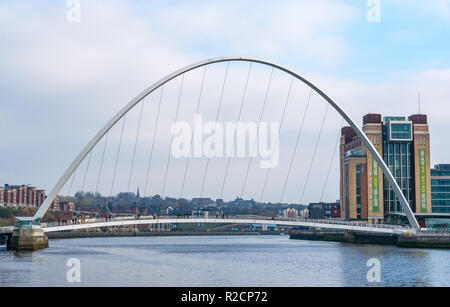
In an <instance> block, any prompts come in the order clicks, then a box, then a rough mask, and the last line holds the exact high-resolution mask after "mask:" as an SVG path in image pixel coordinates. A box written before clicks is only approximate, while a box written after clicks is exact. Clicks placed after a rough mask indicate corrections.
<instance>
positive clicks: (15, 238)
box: [7, 217, 48, 251]
mask: <svg viewBox="0 0 450 307" xmlns="http://www.w3.org/2000/svg"><path fill="white" fill-rule="evenodd" d="M8 241H9V242H8V245H7V246H8V247H7V249H8V250H16V251H36V250H39V249H43V248H47V247H48V237H47V235H46V234H45V233H44V231H43V230H42V228H41V226H40V220H39V219H38V220H34V219H33V218H23V217H18V218H16V227H15V228H14V231H13V233H12V236H11V237H10V239H9V240H8Z"/></svg>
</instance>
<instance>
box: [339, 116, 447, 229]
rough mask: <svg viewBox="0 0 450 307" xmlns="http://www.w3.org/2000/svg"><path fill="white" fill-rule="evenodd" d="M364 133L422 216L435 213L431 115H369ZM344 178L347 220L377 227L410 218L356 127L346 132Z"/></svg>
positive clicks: (342, 147)
mask: <svg viewBox="0 0 450 307" xmlns="http://www.w3.org/2000/svg"><path fill="white" fill-rule="evenodd" d="M362 130H363V132H364V133H365V134H366V135H367V137H368V138H369V140H370V141H371V142H372V144H373V145H374V147H375V148H376V149H377V151H378V152H379V153H380V155H381V156H382V157H383V159H384V162H385V163H386V164H387V166H388V167H389V169H390V171H391V172H392V174H393V175H394V177H395V179H396V181H397V183H398V184H399V186H400V188H401V190H402V192H403V194H404V195H405V197H406V199H407V200H408V203H409V204H410V206H411V209H412V211H413V212H414V213H415V214H422V215H423V214H428V213H431V209H432V197H431V173H430V134H429V127H428V123H427V116H426V115H422V114H420V115H412V116H410V117H409V118H406V117H384V118H383V117H382V116H381V115H380V114H367V115H366V116H364V118H363V128H362ZM340 174H341V181H340V194H341V215H342V218H344V219H347V220H365V221H369V222H370V223H373V224H376V223H391V222H395V223H401V222H403V221H404V220H406V217H405V214H404V212H403V210H402V207H401V204H400V202H399V201H398V200H397V199H396V196H395V194H394V191H393V189H392V188H391V187H390V185H389V182H388V181H387V180H386V179H385V178H384V176H383V173H382V171H381V169H380V167H379V166H378V163H377V162H376V160H375V158H374V157H373V156H372V155H371V153H370V151H369V150H368V149H367V148H366V147H365V146H364V144H363V143H362V141H361V140H360V139H359V137H358V136H357V135H356V133H355V131H354V130H353V129H352V128H351V127H344V128H342V133H341V141H340ZM449 178H450V177H449Z"/></svg>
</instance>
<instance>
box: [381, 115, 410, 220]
mask: <svg viewBox="0 0 450 307" xmlns="http://www.w3.org/2000/svg"><path fill="white" fill-rule="evenodd" d="M389 124H391V126H392V125H394V123H389ZM402 129H405V128H401V129H400V130H402ZM400 130H399V131H398V132H397V133H400V134H401V133H403V132H401V131H400ZM405 130H406V129H405ZM392 132H393V131H392V130H390V129H388V125H387V124H385V125H383V158H384V161H385V162H386V164H387V166H388V167H389V169H390V171H391V172H392V174H393V175H394V177H395V179H396V180H397V183H398V184H399V186H400V188H401V189H402V192H403V194H404V195H405V197H406V199H407V200H408V203H409V204H410V206H411V208H412V209H413V211H415V196H414V181H413V176H414V172H413V167H414V162H413V158H412V155H413V153H412V148H413V146H412V142H411V141H406V142H405V141H393V140H392V138H389V137H388V133H392ZM400 134H399V135H396V136H400V137H401V135H400ZM406 136H407V135H406V134H405V137H406ZM384 210H385V213H388V214H389V213H401V212H402V211H403V210H402V207H401V204H400V201H398V200H397V197H396V196H395V193H394V190H393V189H392V188H391V187H390V184H389V182H388V181H387V179H384Z"/></svg>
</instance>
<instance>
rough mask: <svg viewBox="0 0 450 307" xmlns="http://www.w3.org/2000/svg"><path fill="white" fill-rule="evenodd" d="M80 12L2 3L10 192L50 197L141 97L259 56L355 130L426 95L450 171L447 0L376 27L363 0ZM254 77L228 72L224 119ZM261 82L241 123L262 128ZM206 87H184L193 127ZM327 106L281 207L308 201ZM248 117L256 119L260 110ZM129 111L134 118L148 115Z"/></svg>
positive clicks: (173, 192) (410, 9) (172, 4)
mask: <svg viewBox="0 0 450 307" xmlns="http://www.w3.org/2000/svg"><path fill="white" fill-rule="evenodd" d="M80 3H81V15H80V16H81V20H80V22H72V23H71V22H68V20H67V13H68V7H67V2H66V1H65V0H57V1H55V0H51V1H50V0H49V1H29V0H27V1H20V0H14V1H10V0H3V1H1V2H0V73H1V78H0V103H1V108H0V129H1V131H2V133H1V137H0V152H1V158H2V159H1V163H0V183H1V184H4V183H9V184H32V185H34V186H38V187H42V188H45V189H47V190H48V189H50V188H51V187H52V186H53V185H54V183H55V182H56V181H57V180H58V178H59V177H60V176H61V175H62V173H63V172H64V170H65V169H66V168H67V167H68V166H69V164H70V163H71V161H72V160H73V159H74V158H75V156H76V155H77V154H78V153H79V152H80V151H81V149H82V148H83V147H84V145H85V144H86V143H87V142H88V141H89V140H90V138H91V137H92V136H93V135H94V134H95V133H96V132H97V131H98V130H99V129H100V128H101V127H102V126H103V124H104V123H105V122H106V121H107V120H109V119H110V118H111V117H112V116H113V115H114V114H115V113H116V112H117V111H118V110H119V109H120V108H121V107H122V106H124V105H125V104H126V103H127V102H128V101H130V100H131V99H132V98H133V97H135V96H136V95H137V94H139V93H140V92H141V91H142V90H144V89H145V88H146V87H148V86H149V85H150V84H152V83H153V82H155V81H156V80H158V79H160V78H162V77H163V76H165V75H166V74H168V73H170V72H172V71H174V70H176V69H178V68H180V67H182V66H185V65H188V64H191V63H193V62H195V61H199V60H202V59H206V58H210V57H216V56H226V55H241V56H251V57H258V58H264V59H267V60H271V61H275V62H277V63H280V64H283V65H285V66H287V67H290V68H292V69H294V70H296V71H298V72H300V73H301V74H303V75H304V76H305V77H306V78H308V79H309V80H311V81H312V82H313V83H315V84H316V85H317V86H319V87H320V88H321V89H323V90H324V91H325V92H326V93H327V94H329V95H330V96H331V97H333V98H335V99H336V100H337V101H338V102H339V103H340V104H341V105H342V106H343V107H344V109H345V110H347V111H348V112H349V113H350V115H351V117H353V118H354V119H355V120H356V121H357V122H358V123H359V124H361V121H362V120H361V117H362V116H363V115H364V114H366V113H368V112H376V113H381V114H383V115H401V116H409V115H411V114H414V113H417V112H418V103H417V101H418V92H419V91H420V93H421V101H422V107H421V109H422V113H426V114H428V116H429V124H430V129H431V142H432V143H431V150H432V157H431V159H432V164H436V163H450V157H449V154H448V152H449V151H450V139H449V137H448V131H449V124H448V123H449V118H450V108H449V103H450V39H449V37H450V1H448V0H428V1H421V0H392V1H388V0H381V1H380V3H381V15H380V18H381V20H380V22H369V20H368V19H367V13H368V10H369V9H370V8H369V7H367V5H366V1H360V0H354V1H350V0H349V1H338V0H336V1H335V0H322V1H317V0H295V1H282V0H281V1H280V0H278V1H264V0H253V1H250V0H247V1H246V0H239V1H186V0H184V1H133V3H131V1H118V0H107V1H106V0H103V1H102V0H89V1H87V0H81V1H80ZM246 69H247V66H246V65H244V64H243V65H235V66H233V65H230V74H235V75H233V78H230V79H231V81H230V82H229V84H228V87H227V89H228V90H227V91H226V94H225V97H226V98H224V99H225V100H226V103H225V104H226V107H225V108H224V111H223V112H224V113H223V114H222V115H221V117H220V119H221V121H225V120H227V119H228V120H231V119H232V118H234V117H235V115H234V114H235V113H236V111H235V109H232V108H231V106H237V105H238V104H239V99H240V98H239V97H240V96H241V95H242V94H241V92H242V84H243V83H244V79H245V73H246ZM224 71H225V66H224V65H222V66H220V65H217V67H215V68H214V69H212V70H211V73H210V75H209V81H208V82H210V84H209V85H208V91H209V92H208V93H209V94H205V95H206V96H205V98H204V99H205V101H207V100H208V101H209V100H210V101H211V102H214V104H212V105H213V106H216V105H217V96H218V92H219V91H220V86H221V82H222V81H221V80H222V79H221V78H223V74H224ZM255 71H256V73H255V74H254V76H253V78H252V81H250V83H251V84H253V85H252V86H253V96H252V98H249V100H250V102H249V105H250V106H252V107H249V108H248V110H247V113H246V114H247V115H244V117H245V116H246V119H247V120H253V121H256V120H257V119H258V112H259V111H258V110H259V109H253V106H254V108H260V107H259V106H260V104H261V102H262V100H263V98H264V97H262V96H264V91H265V90H266V88H267V81H268V75H269V73H270V70H267V69H266V70H264V69H263V68H260V67H257V68H255ZM200 79H201V71H199V72H194V73H192V74H191V75H189V76H186V85H185V86H186V90H185V93H186V94H185V95H186V97H184V98H183V100H184V101H185V103H186V106H187V109H186V110H185V111H184V113H183V114H184V115H182V116H184V117H183V119H185V120H186V121H189V120H192V118H193V113H194V110H195V107H194V106H195V101H196V99H197V98H196V95H197V96H198V93H197V92H198V87H199V80H200ZM189 82H190V83H189ZM252 82H253V83H252ZM288 85H289V79H288V78H287V77H286V76H283V75H282V74H281V73H275V76H274V84H273V90H272V91H271V96H269V105H271V106H270V107H269V109H268V111H267V114H273V118H269V117H270V116H269V117H267V116H268V115H265V120H267V121H270V120H276V119H277V118H278V120H279V117H280V114H281V111H282V107H281V106H282V103H280V102H282V101H283V99H285V96H286V93H287V89H288ZM179 86H180V83H179V80H174V81H173V82H172V84H171V85H169V86H168V91H167V96H166V97H165V101H170V102H172V103H176V100H177V89H178V88H179ZM233 86H234V87H233ZM295 86H296V87H295V93H294V94H295V95H294V97H295V99H293V101H296V102H298V105H294V104H292V105H291V106H290V107H291V108H292V109H288V114H289V115H288V119H287V120H286V124H285V130H282V135H281V140H280V142H281V145H280V146H281V151H282V160H283V161H282V163H280V167H279V168H278V169H276V170H274V171H273V174H271V177H270V178H271V179H270V180H269V188H268V189H267V191H266V193H265V195H264V199H263V200H269V201H279V200H280V199H279V198H280V191H281V187H282V181H283V178H284V176H285V174H286V169H287V166H288V164H289V163H288V160H289V158H290V153H291V152H292V149H293V146H294V143H295V140H296V132H295V131H296V129H298V124H299V120H300V119H301V114H302V112H303V110H304V108H305V102H306V98H307V95H308V91H307V90H305V89H304V88H302V87H301V85H298V84H296V85H295ZM196 91H197V92H196ZM196 93H197V94H196ZM208 95H209V96H208ZM227 95H228V96H227ZM258 95H259V96H258ZM261 95H262V96H261ZM153 96H154V97H149V98H148V101H149V106H148V107H147V105H146V106H145V108H144V118H145V120H144V124H145V125H146V126H145V127H147V128H146V129H144V128H145V127H143V132H142V134H141V136H140V137H141V139H140V140H142V142H140V143H139V144H138V149H141V151H142V153H138V155H137V158H136V161H137V162H136V166H135V167H136V169H137V170H138V171H137V172H139V171H141V173H140V174H138V175H136V176H134V175H133V179H132V184H131V186H132V188H131V189H132V190H135V189H136V188H137V187H139V188H140V189H141V191H142V190H143V189H144V187H143V184H144V183H143V182H145V173H146V165H147V162H146V161H147V159H148V148H149V147H148V144H149V143H151V136H152V132H151V131H152V128H151V127H152V125H153V124H154V120H155V118H154V117H151V116H154V114H155V110H156V109H151V108H152V107H151V106H150V105H152V106H153V107H155V106H156V104H155V103H156V102H157V98H158V97H157V95H156V93H155V95H153ZM314 99H315V100H314ZM319 100H320V99H319V98H318V97H313V101H312V103H314V107H313V109H312V111H315V112H314V113H311V115H310V116H308V120H310V121H309V124H308V125H307V126H306V127H307V129H305V136H304V139H303V140H304V147H303V149H302V150H303V151H302V150H300V153H299V156H298V157H297V159H296V161H297V160H298V161H299V162H298V164H295V166H294V169H293V176H292V178H291V181H290V182H289V185H288V188H287V190H288V191H287V193H286V198H285V199H284V200H285V201H290V202H299V199H300V195H301V194H302V190H303V184H304V182H305V177H306V174H307V170H308V167H309V164H310V162H311V155H312V152H313V147H314V140H315V138H316V137H317V134H318V132H319V129H320V122H321V120H322V116H323V112H324V110H325V106H324V105H321V104H320V101H319ZM271 101H272V104H270V102H271ZM273 101H277V103H278V104H276V103H274V102H273ZM150 102H151V103H150ZM152 103H153V104H152ZM166 104H167V106H168V107H167V109H165V110H164V111H163V112H162V119H161V120H162V122H163V127H164V124H166V125H167V128H160V131H161V134H160V135H159V140H158V141H157V142H156V144H157V148H158V149H161V150H156V153H155V157H156V158H155V161H154V164H153V166H152V167H153V168H154V170H153V171H152V175H151V176H150V177H151V179H150V182H151V184H150V187H149V190H150V191H149V192H148V193H150V194H155V193H161V190H162V189H161V188H162V185H161V181H162V179H161V178H162V177H163V176H162V174H163V173H164V169H165V163H166V159H167V147H168V145H167V144H168V143H170V138H169V137H167V134H164V133H163V132H164V131H166V132H167V131H169V130H168V129H169V127H170V124H171V122H172V121H173V120H174V116H175V115H174V113H175V112H174V111H175V109H170V104H169V103H168V102H167V103H166V102H165V105H166ZM253 104H254V105H253ZM189 106H191V107H192V108H191V109H189ZM228 106H229V107H230V108H229V109H228ZM204 108H205V109H204V110H202V113H204V114H210V115H211V116H209V117H208V116H207V117H208V120H214V119H215V109H213V107H210V105H209V104H208V105H207V106H206V107H204ZM253 110H256V111H254V112H253V113H252V111H253ZM134 112H135V113H136V112H137V113H138V112H139V109H136V110H134ZM145 112H147V113H145ZM208 112H209V113H208ZM252 114H253V117H252V116H251V115H252ZM313 114H314V115H313ZM136 115H137V114H134V115H133V114H130V117H129V121H128V123H129V124H128V125H127V131H128V132H127V133H126V135H128V136H129V137H128V138H129V140H128V139H127V138H126V140H128V143H129V144H128V145H129V146H128V148H127V149H124V150H125V151H127V150H128V154H127V153H126V152H124V153H122V154H121V160H120V162H121V163H120V165H121V166H119V169H118V179H117V180H118V182H117V185H116V187H115V188H114V192H118V191H123V190H124V189H126V188H127V182H128V174H127V169H128V170H129V168H130V163H131V162H130V161H131V154H130V152H131V151H132V149H133V142H134V138H135V135H136V128H137V120H136V118H137V116H136ZM222 116H223V117H222ZM339 126H340V119H339V118H338V117H337V116H336V114H332V112H330V115H329V117H328V118H327V121H326V126H325V130H324V136H323V138H324V139H323V140H322V142H321V143H320V147H319V152H320V154H319V156H318V157H317V161H316V162H315V168H314V169H313V176H312V177H311V179H310V180H311V181H310V182H309V187H308V188H307V190H306V192H305V197H304V199H303V201H304V202H308V201H317V200H319V198H320V195H321V192H322V189H323V185H324V184H323V182H324V178H325V177H326V173H327V170H328V168H329V164H330V161H331V160H330V159H331V156H332V152H333V149H334V144H335V140H336V139H337V136H338V130H339ZM116 128H117V127H116ZM164 129H166V130H164ZM116 130H117V129H116ZM119 130H120V127H119ZM283 131H284V132H283ZM116 132H120V131H116ZM111 139H112V141H111V146H110V147H108V149H109V150H108V153H107V156H108V154H109V160H108V158H107V159H106V160H107V161H109V162H111V163H110V164H108V165H109V166H106V164H105V173H104V174H103V175H102V182H101V184H100V190H101V192H102V193H103V194H108V193H109V186H110V185H111V183H110V181H111V174H112V168H113V164H114V163H113V161H114V154H115V151H117V148H116V147H114V146H117V145H113V144H114V140H116V139H115V138H113V137H112V138H111ZM146 142H147V143H146ZM116 144H117V142H116ZM125 144H127V142H125ZM130 148H131V150H130ZM101 149H102V148H101ZM101 149H98V148H96V151H94V153H93V156H92V159H93V160H92V165H93V166H92V168H93V169H91V170H89V171H88V179H87V185H89V188H87V189H90V190H92V189H94V188H95V182H96V179H97V176H96V174H97V172H98V171H97V169H95V167H97V168H98V165H99V158H100V156H101ZM164 155H165V157H164ZM185 161H186V160H177V159H174V161H173V167H171V172H170V173H169V176H168V179H167V182H168V188H167V193H166V194H167V196H175V197H178V196H180V195H179V193H180V185H181V179H180V178H181V177H182V176H180V174H182V173H183V171H184V165H185ZM205 161H206V160H202V161H193V162H192V163H193V166H192V167H191V168H190V175H188V177H189V180H188V182H187V185H186V188H185V192H184V195H183V196H186V197H195V196H199V182H200V181H201V177H202V176H203V169H204V167H205ZM213 162H214V163H212V164H213V166H211V167H212V169H211V173H210V174H209V175H208V176H209V177H208V180H207V186H206V193H205V195H204V196H211V197H217V196H218V194H219V192H220V189H221V188H220V186H221V182H222V177H221V176H223V175H221V174H223V172H224V165H225V162H226V161H223V160H222V161H213ZM216 162H217V163H216ZM233 162H235V164H233V166H232V170H231V172H230V174H231V175H230V178H229V183H228V184H227V187H226V188H225V195H224V196H225V198H226V199H231V198H234V197H236V196H237V195H239V194H240V191H241V189H240V186H241V185H242V178H243V173H244V172H245V169H246V165H247V160H239V161H233ZM301 163H304V165H303V166H302V165H301ZM333 165H334V168H333V169H332V172H331V177H330V181H329V183H328V185H327V188H326V191H325V195H324V199H323V200H327V201H331V200H335V199H337V198H339V195H338V185H337V184H338V177H339V176H338V175H339V174H338V168H337V167H338V164H337V160H336V159H335V161H334V164H333ZM83 167H84V168H85V167H86V166H82V167H81V168H80V171H79V172H78V173H79V174H80V173H81V174H82V175H81V176H80V175H79V176H78V177H75V178H76V180H75V185H74V187H73V189H72V193H73V192H74V191H75V190H77V189H79V188H80V186H81V185H82V184H81V182H82V181H83V177H84V176H83V175H84V168H83ZM177 170H178V172H177ZM264 175H265V172H264V171H261V170H258V167H257V163H255V165H254V166H253V168H252V171H251V173H250V177H249V180H250V182H251V183H250V184H249V185H248V188H247V190H246V191H245V193H244V196H245V197H246V198H250V197H253V198H255V199H257V200H259V197H260V194H261V178H264ZM314 175H316V176H314ZM313 177H314V178H313ZM262 181H263V180H262ZM65 191H67V190H63V194H64V192H65Z"/></svg>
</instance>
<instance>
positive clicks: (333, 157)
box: [320, 118, 344, 202]
mask: <svg viewBox="0 0 450 307" xmlns="http://www.w3.org/2000/svg"><path fill="white" fill-rule="evenodd" d="M343 126H344V119H343V118H342V121H341V126H340V127H341V129H339V135H338V138H337V141H336V145H335V146H334V151H333V155H332V156H331V161H330V167H329V168H328V173H327V177H326V179H325V184H324V186H323V190H322V195H321V196H320V202H322V201H323V196H324V195H325V190H326V188H327V185H328V180H329V178H330V174H331V168H332V167H333V163H334V160H335V156H336V151H337V148H338V146H339V141H340V140H341V130H342V127H343Z"/></svg>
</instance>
